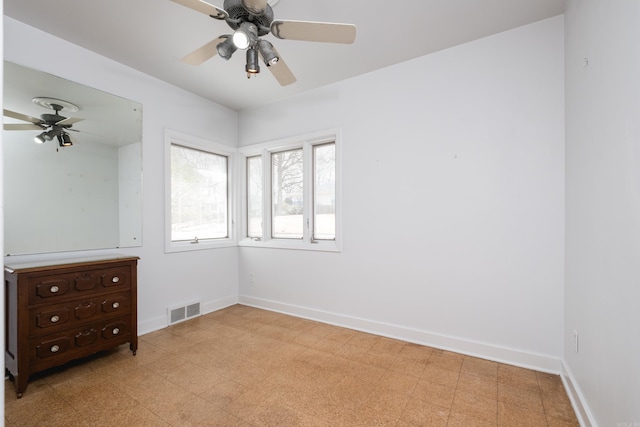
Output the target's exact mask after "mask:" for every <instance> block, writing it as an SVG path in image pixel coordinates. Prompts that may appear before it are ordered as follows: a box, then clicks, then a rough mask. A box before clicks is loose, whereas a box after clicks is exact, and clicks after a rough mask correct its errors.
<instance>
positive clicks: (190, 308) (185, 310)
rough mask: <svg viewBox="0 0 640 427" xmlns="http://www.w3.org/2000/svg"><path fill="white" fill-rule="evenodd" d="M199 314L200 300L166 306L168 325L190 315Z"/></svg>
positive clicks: (185, 318) (188, 317)
mask: <svg viewBox="0 0 640 427" xmlns="http://www.w3.org/2000/svg"><path fill="white" fill-rule="evenodd" d="M196 316H200V301H196V302H192V303H189V304H185V305H181V306H179V307H169V308H167V318H168V319H167V320H168V322H169V325H173V324H174V323H179V322H182V321H184V320H187V319H190V318H192V317H196Z"/></svg>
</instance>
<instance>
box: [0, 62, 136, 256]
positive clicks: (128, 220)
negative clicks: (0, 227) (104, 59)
mask: <svg viewBox="0 0 640 427" xmlns="http://www.w3.org/2000/svg"><path fill="white" fill-rule="evenodd" d="M34 98H40V102H39V103H36V101H34V100H33V99H34ZM42 99H44V100H45V101H44V102H43V101H42ZM55 100H61V101H63V102H64V103H65V104H63V105H64V106H65V107H66V108H64V109H63V110H61V111H59V112H58V113H57V114H58V115H60V116H63V117H67V118H72V120H70V121H69V120H68V121H66V122H60V123H62V124H64V123H69V122H71V123H72V124H71V126H70V127H69V128H66V127H65V128H64V131H65V132H64V133H66V134H67V135H68V137H70V139H71V142H72V144H73V145H71V146H63V139H62V138H60V139H58V138H57V137H56V135H53V136H51V135H48V137H47V138H48V139H47V138H45V142H44V143H40V144H38V143H36V142H35V141H34V138H35V137H37V136H39V135H43V136H44V133H45V132H46V131H48V130H49V129H52V128H51V127H47V126H46V125H45V126H44V127H42V126H41V129H38V127H37V126H33V123H31V125H30V122H29V121H26V120H24V118H25V117H24V116H30V117H31V118H33V120H32V121H36V122H37V121H39V120H42V119H44V117H42V116H41V115H42V114H56V111H55V110H54V109H52V108H51V106H52V105H54V106H57V105H59V104H56V103H55V102H54V101H55ZM74 107H77V111H74V109H75V108H74ZM54 108H55V107H54ZM4 109H5V116H4V117H3V122H4V124H5V125H7V124H13V125H17V124H21V125H23V126H12V127H13V128H16V127H22V128H26V127H30V129H28V130H24V129H23V130H5V129H3V131H2V141H3V151H4V239H5V240H4V249H5V255H21V254H36V253H50V252H63V251H64V252H67V251H81V250H90V249H110V248H120V247H132V246H140V245H141V244H142V106H141V105H140V104H139V103H136V102H133V101H130V100H128V99H124V98H121V97H118V96H115V95H112V94H109V93H105V92H102V91H99V90H97V89H93V88H90V87H87V86H84V85H81V84H78V83H75V82H71V81H68V80H66V79H62V78H60V77H56V76H53V75H50V74H47V73H43V72H41V71H37V70H33V69H31V68H26V67H23V66H20V65H17V64H14V63H11V62H7V61H5V62H4ZM7 110H8V111H7ZM11 112H14V113H18V114H17V115H16V114H12V113H11ZM21 115H22V116H21ZM9 116H14V117H9ZM54 122H55V121H54ZM64 139H65V142H66V139H67V137H65V138H64Z"/></svg>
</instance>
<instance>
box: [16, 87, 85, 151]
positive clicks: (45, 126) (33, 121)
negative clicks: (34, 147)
mask: <svg viewBox="0 0 640 427" xmlns="http://www.w3.org/2000/svg"><path fill="white" fill-rule="evenodd" d="M33 102H34V103H35V104H38V105H40V106H41V107H45V108H49V109H51V110H53V111H54V113H53V114H41V115H40V118H39V119H37V118H35V117H31V116H28V115H26V114H22V113H17V112H15V111H11V110H7V109H5V110H4V115H5V116H6V117H11V118H12V119H17V120H22V121H24V122H29V123H5V124H4V130H40V131H42V133H40V134H39V135H37V136H36V137H35V138H34V140H35V142H37V143H39V144H43V143H44V142H45V141H51V140H53V139H54V138H55V139H57V140H58V144H59V145H60V147H69V146H71V145H73V142H72V140H71V137H70V136H69V133H68V131H74V132H77V130H75V129H71V126H73V124H74V123H78V122H79V121H81V120H82V119H78V118H73V117H69V118H68V117H64V116H62V115H60V113H61V112H62V111H68V112H72V113H75V112H76V111H78V110H79V108H78V106H77V105H74V104H72V103H70V102H67V101H63V100H61V99H55V98H46V97H36V98H33Z"/></svg>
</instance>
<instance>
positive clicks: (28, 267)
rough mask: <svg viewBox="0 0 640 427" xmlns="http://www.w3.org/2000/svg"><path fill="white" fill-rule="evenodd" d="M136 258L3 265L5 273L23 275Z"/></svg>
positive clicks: (48, 261)
mask: <svg viewBox="0 0 640 427" xmlns="http://www.w3.org/2000/svg"><path fill="white" fill-rule="evenodd" d="M138 259H139V258H138V257H137V256H126V255H106V256H104V255H103V256H93V257H84V258H59V259H48V260H40V261H29V262H20V263H15V264H11V263H9V264H5V266H4V270H5V272H7V273H15V272H18V273H24V272H29V271H37V270H42V269H56V268H64V267H71V266H80V265H83V264H102V263H104V264H108V263H113V262H116V261H137V260H138Z"/></svg>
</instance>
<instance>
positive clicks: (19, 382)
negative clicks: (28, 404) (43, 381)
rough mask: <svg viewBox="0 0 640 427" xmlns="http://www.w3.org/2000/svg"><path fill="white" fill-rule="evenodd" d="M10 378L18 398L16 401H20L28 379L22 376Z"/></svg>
mask: <svg viewBox="0 0 640 427" xmlns="http://www.w3.org/2000/svg"><path fill="white" fill-rule="evenodd" d="M10 378H11V380H12V381H13V386H14V387H15V389H16V396H17V397H18V399H20V398H21V397H22V394H23V393H24V391H25V390H26V389H27V381H28V380H29V377H28V376H27V377H25V376H22V375H13V376H11V377H10Z"/></svg>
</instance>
